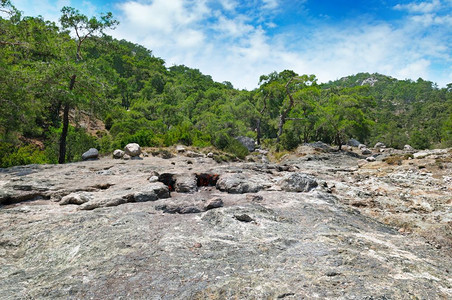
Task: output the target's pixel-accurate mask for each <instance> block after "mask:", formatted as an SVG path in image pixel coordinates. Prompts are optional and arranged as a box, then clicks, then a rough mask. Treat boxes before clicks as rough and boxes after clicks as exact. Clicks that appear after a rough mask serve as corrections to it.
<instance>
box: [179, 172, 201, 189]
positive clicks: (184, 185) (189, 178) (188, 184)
mask: <svg viewBox="0 0 452 300" xmlns="http://www.w3.org/2000/svg"><path fill="white" fill-rule="evenodd" d="M197 189H198V186H197V182H196V176H195V175H193V174H184V175H179V176H177V177H176V186H175V190H176V192H178V193H194V192H196V191H197Z"/></svg>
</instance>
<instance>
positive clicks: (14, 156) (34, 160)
mask: <svg viewBox="0 0 452 300" xmlns="http://www.w3.org/2000/svg"><path fill="white" fill-rule="evenodd" d="M5 146H7V145H6V144H5V143H2V145H1V146H0V149H1V150H3V148H4V147H5ZM13 149H14V148H13ZM45 163H48V160H47V156H46V154H45V152H44V151H42V150H40V149H39V148H38V146H36V145H26V146H23V147H20V148H16V149H14V150H13V151H11V150H9V153H7V154H6V155H4V156H3V157H1V158H0V167H2V168H7V167H12V166H19V165H29V164H45Z"/></svg>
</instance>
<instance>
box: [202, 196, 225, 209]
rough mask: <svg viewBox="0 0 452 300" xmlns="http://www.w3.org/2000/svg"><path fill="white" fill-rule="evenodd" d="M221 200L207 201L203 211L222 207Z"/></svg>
mask: <svg viewBox="0 0 452 300" xmlns="http://www.w3.org/2000/svg"><path fill="white" fill-rule="evenodd" d="M223 205H224V204H223V200H221V198H212V199H209V200H208V201H207V204H206V205H205V206H204V209H205V210H210V209H214V208H219V207H223Z"/></svg>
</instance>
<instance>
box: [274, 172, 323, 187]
mask: <svg viewBox="0 0 452 300" xmlns="http://www.w3.org/2000/svg"><path fill="white" fill-rule="evenodd" d="M280 186H281V188H282V190H283V191H286V192H309V191H310V190H312V189H313V188H315V187H317V186H318V183H317V181H316V180H315V179H314V178H313V177H312V176H309V175H307V174H304V173H300V172H298V173H292V174H289V175H287V176H285V177H284V178H283V179H282V180H281V182H280Z"/></svg>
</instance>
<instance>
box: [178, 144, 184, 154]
mask: <svg viewBox="0 0 452 300" xmlns="http://www.w3.org/2000/svg"><path fill="white" fill-rule="evenodd" d="M176 151H177V153H184V152H185V151H186V149H185V147H184V146H181V145H177V146H176Z"/></svg>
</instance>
